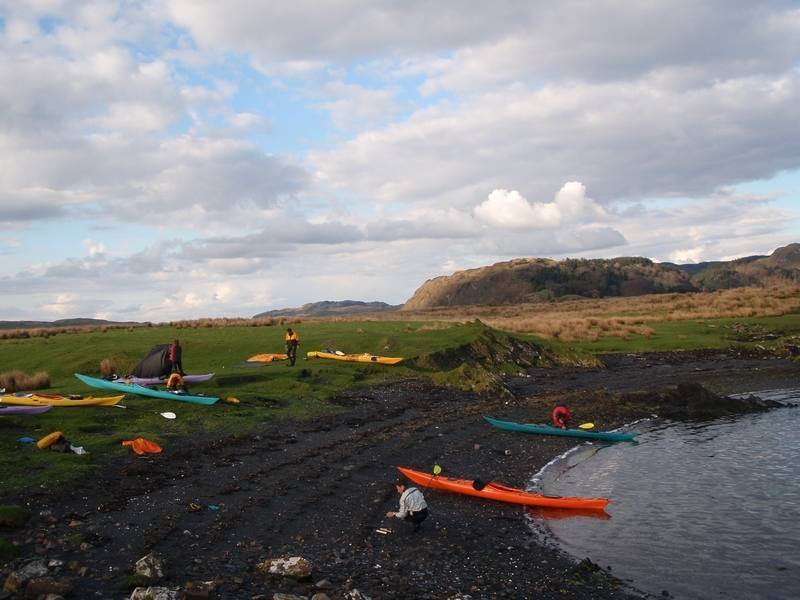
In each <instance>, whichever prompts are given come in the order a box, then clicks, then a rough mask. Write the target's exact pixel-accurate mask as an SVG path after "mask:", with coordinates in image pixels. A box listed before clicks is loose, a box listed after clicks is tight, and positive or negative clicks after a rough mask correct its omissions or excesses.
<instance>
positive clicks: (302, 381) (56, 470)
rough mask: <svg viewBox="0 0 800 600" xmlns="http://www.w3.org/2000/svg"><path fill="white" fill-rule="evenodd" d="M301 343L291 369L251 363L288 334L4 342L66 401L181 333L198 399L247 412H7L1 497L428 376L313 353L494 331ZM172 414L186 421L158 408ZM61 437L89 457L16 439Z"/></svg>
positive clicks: (469, 327) (327, 335) (1, 422)
mask: <svg viewBox="0 0 800 600" xmlns="http://www.w3.org/2000/svg"><path fill="white" fill-rule="evenodd" d="M295 328H296V329H297V330H298V332H299V334H300V338H301V342H300V343H301V346H300V352H298V361H297V364H296V366H294V367H290V366H288V364H286V363H274V364H269V365H263V366H262V365H258V366H252V365H248V364H246V363H245V360H246V358H247V357H249V356H252V355H253V354H257V353H262V352H282V351H283V335H284V331H285V329H284V328H282V327H228V328H196V329H180V330H176V329H172V328H167V327H152V328H137V329H132V330H109V331H107V332H104V333H103V332H93V333H81V334H65V335H57V336H52V337H49V338H30V339H22V340H3V341H0V365H3V369H4V370H14V369H19V370H22V371H24V372H26V373H34V372H37V371H46V372H47V373H48V374H49V375H50V380H51V385H52V387H51V389H50V390H49V391H52V392H57V393H62V394H75V393H78V394H84V395H90V394H91V395H95V396H98V395H99V396H106V395H112V394H113V392H104V391H102V390H96V389H92V388H89V387H86V386H84V385H83V384H82V383H81V382H80V381H78V380H77V379H75V378H74V377H73V373H75V372H81V373H85V374H88V375H99V369H100V362H101V361H102V360H103V359H105V358H111V359H113V360H114V361H115V364H117V366H118V367H120V368H118V371H120V373H119V374H126V373H127V371H130V370H132V368H133V366H134V365H135V364H136V363H137V362H138V361H139V360H140V358H141V357H142V356H144V355H145V354H146V353H147V351H148V350H149V349H150V348H151V347H152V346H154V345H156V344H159V343H167V342H169V341H171V340H172V339H174V338H176V337H177V338H179V339H180V340H181V345H182V346H183V365H184V369H185V370H186V371H187V372H188V373H206V372H212V371H213V372H215V373H216V374H217V376H216V377H215V378H214V379H213V380H211V381H210V382H207V383H202V384H195V385H192V386H190V391H191V392H192V393H199V392H202V393H204V394H206V395H209V396H212V395H213V396H219V397H223V398H224V397H228V396H235V397H236V398H238V399H239V400H240V401H241V404H240V405H230V404H226V403H222V402H219V403H217V404H216V405H214V406H211V407H204V406H197V405H193V404H188V403H183V402H177V401H172V400H157V399H152V398H142V397H139V396H132V395H128V396H126V397H125V399H124V400H123V402H122V404H123V405H124V406H125V407H126V408H124V409H123V408H117V407H86V408H60V407H55V408H53V409H51V410H50V411H49V412H47V413H45V414H43V415H40V416H7V417H0V482H2V486H0V495H2V493H3V492H4V491H5V489H6V486H8V489H11V487H12V486H13V487H20V486H21V487H26V486H30V485H41V486H54V485H58V483H59V482H60V481H63V480H65V479H68V478H69V477H73V476H76V475H79V474H81V473H84V472H86V471H88V470H90V469H91V468H93V467H94V466H96V465H97V464H99V463H101V462H103V461H104V460H106V459H107V458H109V457H113V456H115V455H119V454H122V453H127V452H130V450H129V449H127V448H123V447H122V445H121V442H122V441H123V440H125V439H131V438H135V437H146V438H148V439H151V440H153V441H155V442H157V443H159V444H162V445H163V446H165V447H169V446H170V445H171V444H178V443H180V440H181V439H182V438H185V437H186V436H190V435H192V434H197V433H203V432H217V433H231V434H233V433H235V434H239V435H247V432H248V431H252V430H253V429H254V428H256V427H257V426H258V425H259V424H261V423H264V422H267V421H270V420H273V419H281V418H309V417H313V416H316V415H321V414H326V413H332V412H335V411H337V410H340V409H339V408H338V407H337V406H336V405H333V404H331V403H329V402H328V400H329V399H330V398H331V396H332V395H334V394H336V393H339V392H341V391H343V390H346V389H350V388H353V387H357V386H368V385H373V384H376V383H381V382H384V381H388V380H391V379H397V378H402V377H409V376H420V372H419V371H416V370H414V369H413V368H412V367H410V366H404V365H399V366H384V365H373V364H360V363H345V362H338V361H329V360H323V359H311V360H304V358H303V357H304V356H305V353H306V352H307V351H310V350H320V349H323V348H325V347H328V346H330V347H333V348H336V349H339V350H342V351H344V352H348V353H349V352H371V353H373V354H382V355H386V356H403V357H406V358H410V357H414V356H418V355H421V354H426V353H431V352H435V351H438V350H443V349H445V348H449V347H454V346H458V345H461V344H465V343H468V342H470V341H471V340H474V339H475V338H476V337H477V336H479V335H480V334H481V332H483V331H484V330H485V326H483V325H482V324H480V323H469V324H464V325H455V324H444V325H434V324H430V323H414V322H358V323H353V322H322V323H308V324H300V325H298V326H296V327H295ZM164 411H172V412H175V413H176V414H177V415H178V418H177V419H174V420H167V419H165V418H163V417H162V416H160V414H159V413H161V412H164ZM52 431H61V432H62V433H63V434H64V436H65V437H66V438H67V439H68V440H69V441H70V442H71V443H73V444H74V445H77V446H83V447H84V448H85V449H86V450H87V451H88V452H89V453H90V454H89V455H88V456H77V455H74V454H72V453H68V454H60V453H56V452H51V451H43V450H39V449H38V448H36V446H35V445H23V444H20V443H18V441H17V440H18V439H19V438H20V437H22V436H28V437H32V438H34V439H39V438H41V437H43V436H44V435H46V434H48V433H50V432H52Z"/></svg>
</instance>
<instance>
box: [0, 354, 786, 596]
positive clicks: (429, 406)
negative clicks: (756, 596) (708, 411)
mask: <svg viewBox="0 0 800 600" xmlns="http://www.w3.org/2000/svg"><path fill="white" fill-rule="evenodd" d="M639 356H641V355H639ZM654 358H657V360H655V361H653V360H651V361H649V362H648V366H643V365H642V363H641V361H640V360H639V359H636V360H634V359H633V358H632V359H631V361H630V364H627V363H625V361H622V363H625V364H622V363H620V364H618V365H612V366H610V367H609V368H607V369H606V370H604V371H599V370H596V369H584V370H574V369H534V370H531V371H530V372H529V375H530V377H521V378H513V379H510V380H509V381H508V383H509V388H510V389H511V390H512V391H514V395H513V397H512V398H487V397H483V396H479V395H477V394H473V393H469V392H462V391H457V390H451V389H445V388H438V387H436V386H433V385H430V384H426V383H422V382H419V381H403V382H396V383H392V384H386V385H383V386H378V387H375V388H370V389H365V390H351V391H350V392H347V393H345V394H342V395H340V396H339V397H337V398H336V399H335V402H336V403H337V404H339V405H341V406H343V407H345V408H347V409H348V410H346V411H345V412H343V413H342V414H339V415H335V416H329V417H321V418H317V419H314V420H312V421H303V422H296V421H286V422H277V423H276V422H270V423H267V424H265V425H264V426H263V427H262V429H261V431H260V432H259V433H258V434H254V435H248V436H242V437H237V436H228V437H225V438H213V437H209V438H207V439H202V440H201V439H198V440H185V441H183V442H182V443H181V446H180V447H178V446H177V445H176V446H174V447H167V448H165V453H164V455H162V456H157V457H153V458H134V457H133V456H131V457H127V458H125V459H124V460H121V461H115V463H114V464H110V465H108V466H106V467H103V468H101V469H100V472H98V473H93V474H91V475H90V476H89V477H87V478H84V479H82V480H80V481H78V482H75V484H74V485H73V486H72V488H73V489H71V490H46V489H45V490H35V491H31V492H29V493H27V494H24V495H22V494H17V495H14V494H12V493H9V494H6V497H5V498H3V499H2V500H0V501H2V502H3V503H4V504H7V503H13V502H22V503H25V504H27V505H28V507H29V509H30V511H31V514H32V516H31V519H30V521H29V522H28V523H27V524H26V525H25V527H24V528H22V529H19V530H0V535H1V536H5V537H7V538H10V539H13V540H14V541H15V542H17V543H18V544H20V546H19V548H20V550H21V556H22V558H20V559H17V561H13V562H12V563H6V564H5V565H3V566H0V577H2V578H3V579H5V578H6V576H7V575H8V574H9V573H10V572H11V571H12V570H14V569H18V568H19V567H20V566H21V565H22V564H24V562H25V561H29V560H31V559H33V560H36V559H42V558H46V559H48V560H53V559H56V560H60V561H62V562H63V565H64V566H62V567H58V568H56V569H53V572H52V573H50V575H51V576H53V577H66V578H68V579H69V580H70V582H71V585H72V587H73V592H72V597H88V596H90V595H95V594H97V593H100V594H101V595H102V596H103V597H109V598H128V597H130V590H128V591H126V590H124V589H121V588H120V584H121V583H122V582H123V581H124V580H125V578H126V577H127V576H129V575H130V573H131V572H132V569H133V565H134V563H135V561H136V560H138V559H139V558H140V557H141V556H144V555H145V554H146V553H147V552H149V551H155V552H156V553H157V554H159V555H161V556H163V557H164V559H165V560H166V565H167V567H166V572H165V575H164V577H163V578H162V579H161V580H160V581H158V582H154V583H153V585H163V586H166V587H171V588H177V587H184V586H185V585H186V583H187V582H190V581H211V580H216V581H217V591H216V597H217V598H220V599H222V598H253V597H259V596H261V597H264V598H272V595H273V594H275V593H290V594H296V595H301V596H306V597H310V596H311V595H313V594H314V593H316V592H323V591H324V592H325V593H326V594H327V595H328V596H329V597H330V598H343V597H345V596H346V594H348V593H352V590H353V589H358V590H359V591H360V592H362V593H363V594H364V595H366V596H370V597H372V598H405V597H417V598H456V597H461V598H464V597H466V596H467V595H469V596H471V597H472V598H526V597H530V590H532V589H535V590H536V592H537V596H538V597H541V598H565V597H566V598H580V599H588V598H632V597H642V594H641V593H640V592H637V591H636V590H635V589H633V588H630V587H628V586H627V584H625V583H624V582H623V581H621V580H618V579H615V578H614V577H612V576H611V575H609V574H607V573H606V572H604V571H602V570H600V569H598V568H597V566H596V565H594V563H592V562H591V561H586V560H584V561H579V562H578V561H576V560H574V559H573V558H572V557H570V556H568V555H566V553H565V552H563V551H561V550H560V549H554V548H549V547H547V544H546V543H544V542H543V541H542V540H537V539H535V535H534V534H533V532H532V531H530V530H529V527H528V524H527V523H525V519H526V518H527V517H526V514H525V511H523V510H521V509H520V508H519V507H515V506H513V505H504V504H500V503H488V502H482V501H480V500H477V499H474V498H467V497H462V496H459V495H456V494H448V493H446V492H436V491H430V490H428V491H425V496H426V499H427V500H428V503H429V506H430V507H431V516H430V517H429V518H428V520H427V521H426V522H425V523H424V524H423V527H422V530H421V531H420V532H419V533H417V534H411V533H410V532H409V531H406V530H403V529H402V528H401V527H400V526H402V525H404V524H402V523H399V524H398V523H394V522H387V521H386V519H385V518H383V514H384V513H385V512H386V511H387V510H395V509H396V506H397V496H396V494H395V493H394V491H393V490H392V486H391V483H392V481H393V480H394V478H395V476H396V471H395V469H394V465H395V464H400V465H408V466H412V467H415V468H418V469H420V470H423V469H424V470H429V469H430V468H431V467H432V466H433V464H434V463H436V464H440V465H442V467H443V468H444V474H445V475H449V476H453V477H467V478H481V479H484V480H490V479H496V480H498V481H500V482H503V483H505V484H507V485H513V486H516V487H525V485H526V483H527V481H528V480H529V479H530V478H531V475H530V473H535V472H537V471H538V470H541V469H542V467H543V466H544V465H545V464H547V463H548V462H549V461H551V460H553V457H557V456H558V455H560V454H562V453H564V452H565V451H567V450H569V449H570V448H572V447H574V446H579V445H580V444H575V440H572V439H570V438H552V437H548V436H532V435H523V434H515V433H510V432H502V431H500V430H497V429H494V428H492V427H490V426H489V425H488V424H485V423H483V419H482V418H481V415H482V414H493V415H496V416H505V417H508V418H518V419H520V420H530V421H540V422H542V421H543V422H546V421H548V420H549V409H550V407H551V406H552V402H553V401H554V400H555V398H559V399H567V400H568V401H569V402H570V407H571V411H572V412H573V418H574V419H576V421H577V420H583V419H584V417H589V418H586V420H592V421H594V422H595V423H597V424H598V428H602V429H604V430H606V429H612V428H614V427H617V426H620V425H622V424H623V423H624V422H625V421H626V419H627V418H639V417H644V416H649V414H650V412H649V405H647V404H646V403H644V404H642V406H641V407H634V408H631V407H627V408H624V409H623V408H622V407H621V406H619V405H618V404H615V400H613V398H611V397H606V396H603V398H605V400H602V399H601V401H598V393H599V392H598V382H599V381H604V382H605V384H606V385H604V386H603V387H604V389H605V390H606V391H608V390H609V389H610V390H613V389H617V388H618V389H620V390H622V391H624V390H625V389H629V388H634V387H636V386H635V385H634V381H637V380H638V381H639V383H640V384H641V383H642V380H643V378H642V375H646V380H647V382H648V383H651V384H652V385H654V386H657V385H660V380H661V379H662V378H659V377H652V376H650V373H652V371H650V370H651V369H656V371H660V370H662V369H660V367H659V365H663V364H667V366H668V370H669V374H668V377H669V378H672V379H676V378H677V379H680V380H682V381H689V382H699V381H702V380H703V379H704V378H705V379H707V380H708V381H710V382H711V384H710V385H711V386H712V387H713V386H714V385H715V383H714V382H716V381H718V380H719V379H720V377H721V379H723V380H726V379H730V378H731V377H732V374H735V373H738V374H739V375H742V376H748V375H749V374H753V373H754V372H755V371H753V370H752V369H754V368H759V370H760V369H761V366H762V365H766V363H765V361H763V360H762V359H761V358H740V359H737V358H734V357H730V356H727V357H725V358H724V359H720V358H719V357H718V356H712V357H709V356H705V357H704V356H696V355H690V354H687V355H683V356H681V357H679V358H675V357H672V358H671V359H670V360H669V361H668V362H664V361H666V359H665V358H664V357H654ZM709 362H710V363H713V364H712V366H709V364H708V363H709ZM770 366H771V367H774V368H772V369H769V370H768V371H769V372H768V373H765V372H763V371H762V372H761V374H762V375H766V376H767V378H768V379H772V380H778V379H780V377H781V376H783V377H793V378H796V377H797V374H798V372H800V365H797V364H795V363H790V362H789V361H779V362H774V361H773V362H771V363H770ZM705 369H710V370H705ZM532 380H533V381H532ZM534 382H538V384H536V388H537V393H530V390H531V386H532V385H534ZM641 387H642V386H641V385H640V386H639V388H641ZM609 393H610V392H609ZM525 473H527V474H525ZM65 492H66V493H65ZM612 500H613V499H612ZM193 504H194V505H198V506H199V507H200V510H193V509H192V508H191V506H192V505H193ZM212 506H216V507H218V508H217V509H216V510H215V509H212V508H210V507H212ZM387 525H388V527H390V528H392V529H393V530H394V531H393V533H392V534H391V535H388V536H383V535H380V534H376V533H375V529H377V528H378V527H382V526H387ZM520 525H521V526H520ZM294 555H296V556H303V557H305V558H307V559H308V560H310V561H311V563H312V565H313V572H312V575H311V578H310V579H309V580H307V581H297V580H293V579H286V578H278V579H273V578H267V577H265V576H264V575H262V574H260V573H259V572H258V571H257V570H256V569H255V566H256V564H258V563H259V562H260V561H262V560H263V559H265V558H275V557H280V556H294ZM70 561H75V562H73V563H71V564H72V565H73V566H76V567H77V569H72V568H70V567H69V565H70ZM84 567H85V569H86V570H85V571H84V575H83V576H81V575H80V574H79V572H80V570H81V569H82V568H84ZM320 582H322V583H323V587H318V586H317V585H316V584H318V583H320ZM328 586H329V587H328ZM323 588H324V589H323ZM459 594H460V596H459ZM12 597H14V596H12ZM20 597H21V596H20Z"/></svg>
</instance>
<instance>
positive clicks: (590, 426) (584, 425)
mask: <svg viewBox="0 0 800 600" xmlns="http://www.w3.org/2000/svg"><path fill="white" fill-rule="evenodd" d="M578 429H594V423H581V424H580V425H578Z"/></svg>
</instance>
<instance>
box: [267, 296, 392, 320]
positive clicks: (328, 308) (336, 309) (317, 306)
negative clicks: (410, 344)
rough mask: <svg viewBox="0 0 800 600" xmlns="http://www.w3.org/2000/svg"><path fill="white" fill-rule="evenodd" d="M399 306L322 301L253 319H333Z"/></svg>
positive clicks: (350, 301) (377, 303)
mask: <svg viewBox="0 0 800 600" xmlns="http://www.w3.org/2000/svg"><path fill="white" fill-rule="evenodd" d="M398 308H400V307H399V306H394V305H391V304H386V303H385V302H361V301H360V300H340V301H331V300H323V301H321V302H309V303H307V304H303V306H300V307H297V308H281V309H278V310H268V311H266V312H263V313H258V314H257V315H254V316H253V318H254V319H263V318H267V317H334V316H337V315H353V314H358V313H371V312H383V311H389V310H397V309H398Z"/></svg>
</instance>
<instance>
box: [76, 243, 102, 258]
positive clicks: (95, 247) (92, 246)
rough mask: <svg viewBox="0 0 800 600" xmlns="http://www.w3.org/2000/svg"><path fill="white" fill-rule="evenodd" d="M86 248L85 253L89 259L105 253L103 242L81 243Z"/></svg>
mask: <svg viewBox="0 0 800 600" xmlns="http://www.w3.org/2000/svg"><path fill="white" fill-rule="evenodd" d="M81 243H82V244H83V245H84V247H85V248H86V252H87V253H88V254H89V256H91V257H95V256H100V255H103V254H105V253H106V246H105V244H103V242H95V241H92V240H89V239H86V240H83V241H82V242H81Z"/></svg>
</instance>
